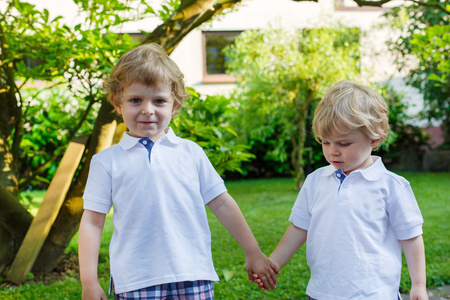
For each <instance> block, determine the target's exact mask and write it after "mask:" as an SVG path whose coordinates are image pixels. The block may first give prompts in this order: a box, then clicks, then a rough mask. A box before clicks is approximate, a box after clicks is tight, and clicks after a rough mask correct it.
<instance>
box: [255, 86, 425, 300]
mask: <svg viewBox="0 0 450 300" xmlns="http://www.w3.org/2000/svg"><path fill="white" fill-rule="evenodd" d="M313 131H314V134H315V136H316V139H317V140H318V141H319V142H320V143H321V144H322V150H323V154H324V156H325V158H326V160H327V161H328V162H329V163H330V165H329V166H326V167H323V168H320V169H318V170H316V171H315V172H313V173H311V174H310V175H308V177H307V178H306V180H305V182H304V184H303V186H302V189H301V191H300V193H299V195H298V197H297V200H296V202H295V204H294V207H293V208H292V213H291V216H290V218H289V221H290V222H291V223H292V224H291V225H290V226H289V227H288V228H287V230H286V232H285V234H284V235H283V237H282V239H281V241H280V243H279V244H278V246H277V247H276V249H275V250H274V251H273V253H272V254H271V255H270V259H272V260H273V261H274V262H275V263H276V264H277V265H278V266H279V267H280V268H282V267H283V266H284V265H285V264H286V263H287V262H288V261H289V259H290V258H291V257H292V256H293V255H294V254H295V252H297V250H298V249H299V248H300V247H301V246H302V245H303V244H304V243H305V242H306V258H307V262H308V265H309V267H310V270H311V278H310V281H309V283H308V287H307V290H306V294H307V295H308V297H309V299H320V300H322V299H326V300H333V299H342V300H343V299H365V300H369V299H373V300H381V299H383V300H384V299H386V300H387V299H389V300H397V299H401V298H400V294H399V290H398V289H399V285H400V275H401V266H402V248H403V251H404V253H405V257H406V261H407V263H408V269H409V273H410V276H411V281H412V287H411V293H410V298H411V299H428V297H427V292H426V273H425V252H424V245H423V240H422V223H423V219H422V216H421V213H420V210H419V207H418V205H417V202H416V200H415V197H414V194H413V191H412V190H411V187H410V185H409V183H408V181H406V180H405V179H404V178H403V177H400V176H398V175H396V174H394V173H392V172H390V171H388V170H387V169H386V168H385V167H384V165H383V162H382V160H381V158H380V157H376V156H372V155H371V153H372V150H373V149H375V148H377V147H378V146H379V145H380V143H381V142H383V141H384V140H385V139H386V137H387V135H388V132H389V124H388V107H387V105H386V103H385V102H384V101H383V99H382V98H381V97H380V96H379V95H378V94H377V93H376V92H375V91H374V90H372V89H370V88H368V87H365V86H361V85H358V84H356V83H354V82H351V81H342V82H339V83H337V84H336V85H334V86H333V87H331V88H330V89H329V90H328V91H327V93H326V94H325V95H324V97H323V99H322V100H321V101H320V102H319V104H318V105H317V107H316V110H315V113H314V119H313ZM256 277H257V276H255V278H256ZM256 282H259V281H258V280H256ZM260 287H261V284H260Z"/></svg>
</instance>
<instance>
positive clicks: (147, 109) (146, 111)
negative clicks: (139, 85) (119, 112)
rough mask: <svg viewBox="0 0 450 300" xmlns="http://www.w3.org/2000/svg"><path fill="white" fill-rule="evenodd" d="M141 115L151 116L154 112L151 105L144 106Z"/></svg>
mask: <svg viewBox="0 0 450 300" xmlns="http://www.w3.org/2000/svg"><path fill="white" fill-rule="evenodd" d="M141 113H142V114H143V115H153V114H154V113H155V110H154V108H153V106H152V105H151V104H146V105H144V107H143V108H142V110H141Z"/></svg>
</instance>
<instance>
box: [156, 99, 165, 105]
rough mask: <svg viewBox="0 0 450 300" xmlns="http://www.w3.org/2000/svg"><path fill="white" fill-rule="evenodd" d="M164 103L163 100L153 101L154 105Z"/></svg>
mask: <svg viewBox="0 0 450 300" xmlns="http://www.w3.org/2000/svg"><path fill="white" fill-rule="evenodd" d="M164 102H165V101H164V99H156V100H155V103H156V104H163V103H164Z"/></svg>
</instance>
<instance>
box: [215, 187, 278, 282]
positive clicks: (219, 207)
mask: <svg viewBox="0 0 450 300" xmlns="http://www.w3.org/2000/svg"><path fill="white" fill-rule="evenodd" d="M208 206H209V208H210V209H211V210H212V212H213V213H214V214H215V215H216V217H217V219H219V221H220V222H221V223H222V224H223V226H224V227H225V228H226V229H227V230H228V231H229V232H230V234H231V235H232V236H233V237H234V239H235V240H236V241H237V242H238V243H239V245H241V247H242V248H243V249H244V251H245V255H246V263H245V267H246V269H247V274H248V279H249V281H250V282H253V274H254V273H255V274H258V276H259V278H260V279H261V281H262V284H263V285H264V287H265V288H266V289H270V287H272V288H275V287H276V275H277V274H278V272H279V270H278V267H277V266H276V265H275V264H274V263H273V262H272V261H270V260H269V259H268V258H267V257H266V256H265V255H264V253H262V252H261V250H260V248H259V245H258V242H257V241H256V239H255V237H254V236H253V234H252V232H251V230H250V227H249V226H248V224H247V221H246V220H245V218H244V216H243V215H242V212H241V210H240V209H239V206H238V205H237V203H236V201H234V199H233V198H232V197H231V196H230V195H229V194H228V193H226V192H225V193H223V194H221V195H219V196H218V197H216V198H214V199H213V200H212V201H210V202H209V203H208Z"/></svg>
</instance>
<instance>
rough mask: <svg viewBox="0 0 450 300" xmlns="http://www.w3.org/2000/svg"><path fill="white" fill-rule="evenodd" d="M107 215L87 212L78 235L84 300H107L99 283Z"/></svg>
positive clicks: (84, 214)
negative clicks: (100, 259)
mask: <svg viewBox="0 0 450 300" xmlns="http://www.w3.org/2000/svg"><path fill="white" fill-rule="evenodd" d="M105 218H106V215H105V214H102V213H98V212H94V211H90V210H85V211H84V213H83V217H82V218H81V223H80V231H79V235H78V258H79V263H80V281H81V285H82V299H83V300H91V299H92V300H100V299H101V300H106V299H107V298H106V295H105V292H104V291H103V289H102V287H101V286H100V284H99V282H98V276H97V267H98V254H99V251H100V243H101V238H102V232H103V226H104V224H105Z"/></svg>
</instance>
